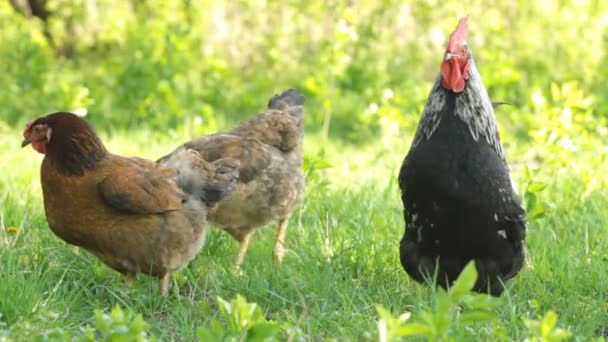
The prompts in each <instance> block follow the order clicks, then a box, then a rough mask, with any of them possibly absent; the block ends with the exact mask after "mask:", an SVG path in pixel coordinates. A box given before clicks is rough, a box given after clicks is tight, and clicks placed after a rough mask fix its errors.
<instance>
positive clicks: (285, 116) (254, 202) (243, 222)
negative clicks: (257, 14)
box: [158, 89, 304, 269]
mask: <svg viewBox="0 0 608 342" xmlns="http://www.w3.org/2000/svg"><path fill="white" fill-rule="evenodd" d="M303 116H304V97H303V96H302V95H301V94H300V93H299V92H298V91H297V90H294V89H289V90H287V91H285V92H283V93H282V94H280V95H275V96H274V97H273V98H272V99H270V102H269V103H268V110H267V111H265V112H263V113H261V114H259V115H257V116H256V117H254V118H252V119H250V120H248V121H246V122H244V123H242V124H241V125H239V126H238V127H236V128H234V129H232V130H229V131H227V132H225V133H217V134H213V135H210V136H206V137H202V138H198V139H194V140H192V141H190V142H187V143H185V144H184V145H182V146H180V147H178V148H177V149H176V150H174V151H173V152H171V153H170V154H168V155H167V156H165V157H163V158H161V159H160V160H159V161H158V162H159V164H160V165H161V166H166V167H175V168H178V169H181V168H180V166H179V164H180V159H181V157H180V151H182V150H184V149H193V150H196V151H198V152H199V153H200V155H201V156H202V157H203V159H205V160H207V161H214V160H217V159H219V158H223V157H230V158H235V159H237V160H239V161H240V163H241V165H240V168H239V172H240V176H239V182H238V187H237V189H236V191H235V192H234V193H232V194H231V195H230V196H228V197H227V198H226V200H224V201H222V202H221V203H219V204H218V205H217V206H216V207H215V208H213V209H211V210H209V214H208V218H209V220H210V221H212V222H213V223H215V224H217V225H219V226H221V227H222V228H223V229H224V230H226V231H227V232H228V233H230V235H232V236H233V237H234V238H235V239H236V240H237V241H239V243H240V247H239V252H238V254H237V256H236V257H235V260H234V265H235V267H236V268H237V269H238V268H239V267H240V266H241V264H242V263H243V259H244V257H245V254H246V252H247V248H248V246H249V239H250V237H251V233H252V231H253V229H254V228H256V227H259V226H262V225H265V224H268V223H271V222H278V225H279V228H278V232H277V235H276V240H275V244H274V250H273V257H274V258H275V260H277V261H279V262H280V261H282V259H283V257H284V255H285V238H286V234H287V224H288V221H289V217H290V216H291V213H292V211H293V210H294V207H295V206H296V205H297V204H298V203H299V202H301V201H302V199H303V195H304V174H303V172H302V162H303V160H302V142H303V136H304V129H303V125H304V123H303Z"/></svg>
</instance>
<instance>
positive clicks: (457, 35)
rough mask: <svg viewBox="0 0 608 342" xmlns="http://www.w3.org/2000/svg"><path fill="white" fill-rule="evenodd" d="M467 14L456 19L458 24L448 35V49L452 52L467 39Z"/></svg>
mask: <svg viewBox="0 0 608 342" xmlns="http://www.w3.org/2000/svg"><path fill="white" fill-rule="evenodd" d="M468 18H469V16H466V17H462V18H460V20H459V21H458V26H456V29H455V30H454V32H452V34H451V35H450V41H449V42H448V51H449V52H454V51H456V49H457V48H458V47H459V46H460V45H461V44H462V43H463V42H465V41H466V40H467V35H468V34H469V28H468V26H467V19H468Z"/></svg>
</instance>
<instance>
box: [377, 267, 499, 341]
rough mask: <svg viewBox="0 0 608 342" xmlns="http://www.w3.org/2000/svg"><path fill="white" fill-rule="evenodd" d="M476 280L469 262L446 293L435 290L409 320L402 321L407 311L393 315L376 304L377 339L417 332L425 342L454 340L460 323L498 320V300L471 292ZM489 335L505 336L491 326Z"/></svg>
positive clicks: (416, 334)
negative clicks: (431, 299) (424, 307)
mask: <svg viewBox="0 0 608 342" xmlns="http://www.w3.org/2000/svg"><path fill="white" fill-rule="evenodd" d="M476 280H477V271H476V269H475V263H474V262H473V261H471V262H469V263H468V264H467V266H466V267H465V268H464V269H463V271H462V273H461V274H460V275H459V276H458V279H456V281H455V282H454V284H453V286H452V287H451V288H450V289H449V290H448V291H447V292H445V291H443V290H442V289H440V290H439V292H437V293H436V297H435V299H434V304H433V306H432V308H431V309H427V310H422V311H420V312H418V313H416V314H415V315H414V318H413V319H412V322H406V321H407V320H408V319H409V317H410V316H409V314H403V315H401V316H399V317H397V318H394V317H392V315H391V314H390V313H389V312H388V311H386V310H385V309H384V308H382V307H381V306H378V307H377V310H378V314H379V315H380V321H379V322H378V330H379V340H380V341H381V342H390V341H396V340H398V338H399V337H407V336H418V335H419V336H423V337H424V338H425V339H427V340H428V341H451V340H456V339H455V337H454V335H456V333H457V331H460V330H462V327H464V326H473V325H475V324H476V323H479V322H488V321H489V322H491V323H493V324H496V323H498V322H499V321H500V320H499V318H498V317H497V316H496V313H495V312H494V311H493V309H494V308H495V307H496V306H497V304H498V300H497V299H496V298H494V297H491V296H488V295H485V294H476V293H472V292H471V289H472V288H473V286H474V285H475V281H476ZM491 336H492V337H493V338H494V339H501V340H504V339H506V337H505V336H504V329H503V328H497V327H493V331H492V335H491Z"/></svg>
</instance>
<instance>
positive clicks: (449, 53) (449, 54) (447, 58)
mask: <svg viewBox="0 0 608 342" xmlns="http://www.w3.org/2000/svg"><path fill="white" fill-rule="evenodd" d="M456 56H457V54H455V53H451V52H446V53H445V56H443V61H444V62H445V61H449V60H450V59H452V58H454V57H456Z"/></svg>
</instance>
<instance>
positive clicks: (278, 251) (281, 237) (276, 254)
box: [272, 219, 289, 263]
mask: <svg viewBox="0 0 608 342" xmlns="http://www.w3.org/2000/svg"><path fill="white" fill-rule="evenodd" d="M288 224H289V219H283V220H281V221H279V230H278V231H277V238H276V240H275V241H274V250H273V252H272V258H273V259H274V260H275V261H277V262H279V263H280V262H281V261H283V257H285V253H286V249H285V236H287V225H288Z"/></svg>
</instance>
